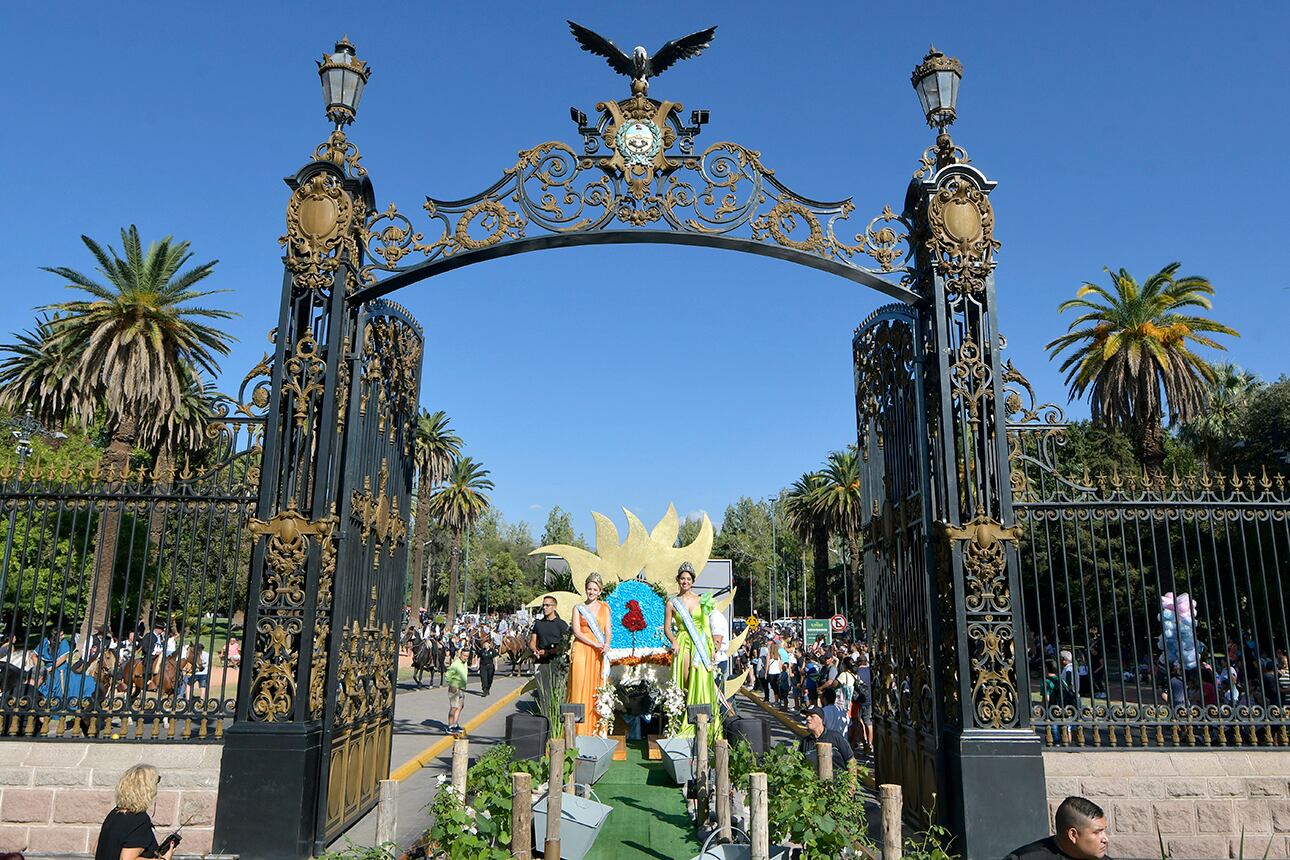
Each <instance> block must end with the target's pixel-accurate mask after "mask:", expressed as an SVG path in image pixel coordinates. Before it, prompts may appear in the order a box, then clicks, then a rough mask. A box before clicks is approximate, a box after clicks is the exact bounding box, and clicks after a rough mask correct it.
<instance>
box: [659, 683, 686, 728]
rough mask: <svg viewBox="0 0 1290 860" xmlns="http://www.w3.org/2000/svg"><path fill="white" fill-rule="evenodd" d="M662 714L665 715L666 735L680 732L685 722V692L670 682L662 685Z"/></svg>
mask: <svg viewBox="0 0 1290 860" xmlns="http://www.w3.org/2000/svg"><path fill="white" fill-rule="evenodd" d="M663 713H664V714H666V715H667V733H668V734H669V735H674V734H676V733H677V732H678V731H680V730H681V724H682V723H684V722H685V691H684V690H682V689H681V688H680V687H678V686H677V685H676V684H673V683H672V682H671V681H668V682H667V683H666V684H664V685H663Z"/></svg>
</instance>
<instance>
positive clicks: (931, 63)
mask: <svg viewBox="0 0 1290 860" xmlns="http://www.w3.org/2000/svg"><path fill="white" fill-rule="evenodd" d="M962 80H963V64H962V63H960V62H959V61H958V58H957V57H947V56H946V55H945V54H943V53H941V52H940V51H938V50H936V46H935V45H932V46H931V47H930V48H929V49H928V51H927V56H925V57H923V61H922V62H921V63H919V64H918V65H917V66H915V67H914V72H913V74H912V75H911V76H910V82H911V83H912V84H913V85H914V90H915V92H917V93H918V101H919V103H920V104H921V105H922V107H923V116H924V117H926V119H927V125H928V127H929V128H935V129H937V130H938V134H937V135H936V169H937V170H940V169H941V168H942V167H944V166H945V165H947V164H952V163H953V162H954V141H953V140H951V139H950V133H949V132H948V131H946V129H947V128H949V127H950V126H951V125H953V124H954V120H955V118H956V117H957V112H956V111H957V107H958V100H959V82H961V81H962Z"/></svg>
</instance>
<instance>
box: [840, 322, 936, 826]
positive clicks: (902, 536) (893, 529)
mask: <svg viewBox="0 0 1290 860" xmlns="http://www.w3.org/2000/svg"><path fill="white" fill-rule="evenodd" d="M925 344H926V332H925V331H924V330H923V323H922V321H921V318H920V315H919V313H918V311H917V310H916V309H914V308H910V307H905V306H902V305H888V306H886V307H883V308H880V309H878V310H877V311H875V312H874V313H873V314H872V315H871V316H870V317H869V318H868V319H867V320H865V322H864V324H863V325H861V326H860V328H858V329H857V330H856V334H855V338H854V339H853V341H852V354H853V357H854V360H855V387H856V423H857V428H858V431H859V450H860V459H861V472H860V474H861V491H862V493H863V494H864V510H863V512H862V515H861V516H862V519H861V522H862V528H863V536H864V537H863V540H864V569H865V593H866V595H867V597H868V599H867V601H866V605H867V622H868V625H869V642H870V645H871V647H872V649H873V654H874V663H873V666H872V672H873V679H872V687H871V689H872V703H873V728H874V747H875V749H876V751H877V761H876V765H877V770H878V774H877V776H878V780H879V781H880V782H893V783H899V784H900V785H901V786H902V787H903V789H904V792H905V796H906V797H909V798H910V803H911V806H912V808H915V809H931V808H932V805H933V802H934V801H933V799H934V796H935V795H937V794H939V793H940V790H941V782H942V781H943V774H944V769H943V767H942V766H941V750H940V728H941V726H940V722H941V720H940V712H941V707H940V702H941V700H942V693H941V682H940V679H939V677H938V676H937V672H936V667H937V666H938V665H944V664H945V661H944V660H943V659H942V656H941V655H938V654H937V642H938V641H939V639H938V635H937V627H938V626H939V625H938V624H937V618H936V615H935V609H936V606H937V605H938V603H937V602H936V601H935V600H934V598H935V595H936V589H935V586H934V583H933V580H932V573H933V567H932V558H931V554H930V547H931V544H930V542H929V541H928V527H929V523H930V522H931V508H930V505H931V493H930V492H929V479H930V478H929V462H930V461H929V457H930V453H929V445H928V436H929V427H928V422H927V405H926V399H925V388H924V379H923V377H924V372H923V366H924V360H925V359H924V353H925V349H926V347H925ZM951 629H952V628H951Z"/></svg>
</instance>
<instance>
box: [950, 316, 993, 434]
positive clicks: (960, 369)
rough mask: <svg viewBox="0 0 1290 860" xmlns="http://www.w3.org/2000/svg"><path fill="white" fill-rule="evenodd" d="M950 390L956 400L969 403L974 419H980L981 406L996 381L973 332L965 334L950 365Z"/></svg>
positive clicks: (969, 410) (969, 411) (970, 413)
mask: <svg viewBox="0 0 1290 860" xmlns="http://www.w3.org/2000/svg"><path fill="white" fill-rule="evenodd" d="M950 390H951V391H952V392H953V394H954V398H955V399H956V400H958V401H959V402H960V403H966V404H967V409H968V416H969V417H970V418H971V419H972V421H973V422H977V421H980V420H981V414H982V408H981V406H982V404H983V403H984V402H985V401H986V399H987V398H989V397H990V395H991V393H992V392H993V390H994V383H993V376H992V374H991V373H990V365H989V364H988V363H987V362H986V360H985V357H984V356H983V355H982V354H981V347H980V346H978V345H977V342H976V340H975V339H973V337H972V335H971V334H967V335H964V337H963V342H962V343H960V344H959V348H958V350H957V351H956V354H955V356H954V364H953V365H951V366H950Z"/></svg>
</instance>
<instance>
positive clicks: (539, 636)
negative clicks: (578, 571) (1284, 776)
mask: <svg viewBox="0 0 1290 860" xmlns="http://www.w3.org/2000/svg"><path fill="white" fill-rule="evenodd" d="M568 637H569V624H568V622H566V621H565V620H564V619H563V618H561V617H560V616H559V615H558V614H556V603H555V598H554V597H552V596H551V595H549V594H546V595H543V597H542V617H541V618H539V619H538V620H537V621H535V622H534V623H533V633H532V634H531V635H530V636H529V648H531V649H532V650H533V659H534V660H535V661H536V662H537V665H538V671H537V688H538V689H537V692H538V703H539V707H541V708H542V710H543V711H545V710H546V704H545V703H546V702H547V701H548V699H547V691H549V690H550V689H551V684H552V677H551V676H552V673H553V672H554V670H555V659H556V658H557V657H559V656H560V653H561V651H562V650H563V649H564V645H565V642H566V641H567V640H568Z"/></svg>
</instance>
